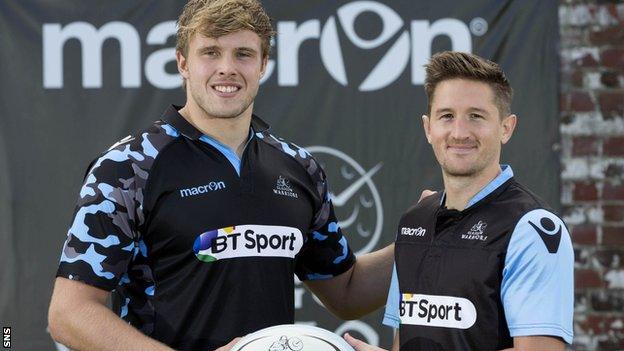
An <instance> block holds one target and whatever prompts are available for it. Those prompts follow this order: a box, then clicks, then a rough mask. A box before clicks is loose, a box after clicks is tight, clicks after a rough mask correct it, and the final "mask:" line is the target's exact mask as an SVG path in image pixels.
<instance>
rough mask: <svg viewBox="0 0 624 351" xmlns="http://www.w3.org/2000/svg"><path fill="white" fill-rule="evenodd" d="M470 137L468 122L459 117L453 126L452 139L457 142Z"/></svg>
mask: <svg viewBox="0 0 624 351" xmlns="http://www.w3.org/2000/svg"><path fill="white" fill-rule="evenodd" d="M469 136H470V133H469V130H468V122H467V121H466V119H465V118H463V117H458V118H455V119H454V120H453V124H452V126H451V137H453V138H454V139H457V140H463V139H466V138H468V137H469Z"/></svg>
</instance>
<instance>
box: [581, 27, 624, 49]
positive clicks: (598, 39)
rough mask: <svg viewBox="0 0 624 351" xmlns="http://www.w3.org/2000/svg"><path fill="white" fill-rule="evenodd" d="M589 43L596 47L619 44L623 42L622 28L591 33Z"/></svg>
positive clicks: (603, 29)
mask: <svg viewBox="0 0 624 351" xmlns="http://www.w3.org/2000/svg"><path fill="white" fill-rule="evenodd" d="M589 41H590V43H592V44H594V45H596V46H600V45H612V44H613V43H621V42H622V41H624V27H622V26H613V27H607V28H602V29H601V30H597V31H592V32H591V33H589Z"/></svg>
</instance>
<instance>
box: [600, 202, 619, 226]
mask: <svg viewBox="0 0 624 351" xmlns="http://www.w3.org/2000/svg"><path fill="white" fill-rule="evenodd" d="M602 211H603V213H604V220H605V221H607V222H621V221H623V220H624V206H618V205H605V206H602Z"/></svg>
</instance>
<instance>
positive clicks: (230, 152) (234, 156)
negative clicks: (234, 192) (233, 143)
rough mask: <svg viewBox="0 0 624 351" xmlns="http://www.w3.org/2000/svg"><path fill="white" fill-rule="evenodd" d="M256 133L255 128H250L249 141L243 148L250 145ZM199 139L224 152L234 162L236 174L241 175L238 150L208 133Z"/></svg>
mask: <svg viewBox="0 0 624 351" xmlns="http://www.w3.org/2000/svg"><path fill="white" fill-rule="evenodd" d="M254 135H255V133H254V132H253V130H251V128H250V130H249V138H248V139H247V143H246V144H245V147H244V148H243V150H244V149H246V148H247V145H249V142H250V141H251V139H253V137H254ZM199 140H201V141H203V142H205V143H206V144H209V145H211V146H213V147H214V148H215V149H217V150H219V152H220V153H221V154H223V156H225V158H227V160H228V161H230V163H231V164H232V166H233V167H234V169H235V170H236V174H238V175H239V176H240V169H241V159H240V158H239V157H238V155H237V154H236V152H235V151H234V150H232V149H230V148H229V147H228V146H226V145H224V144H222V143H220V142H219V141H217V140H216V139H215V138H212V137H210V136H208V135H205V134H204V135H202V136H201V137H200V138H199Z"/></svg>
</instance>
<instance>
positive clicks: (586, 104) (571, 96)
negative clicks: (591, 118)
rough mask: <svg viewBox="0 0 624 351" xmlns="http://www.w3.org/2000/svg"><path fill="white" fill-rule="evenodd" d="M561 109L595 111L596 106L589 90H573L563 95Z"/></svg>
mask: <svg viewBox="0 0 624 351" xmlns="http://www.w3.org/2000/svg"><path fill="white" fill-rule="evenodd" d="M561 109H562V110H570V111H577V112H588V111H593V110H594V109H595V106H594V102H593V101H592V99H591V97H590V96H589V94H588V93H587V92H582V91H573V92H569V93H566V94H563V95H562V96H561Z"/></svg>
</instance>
